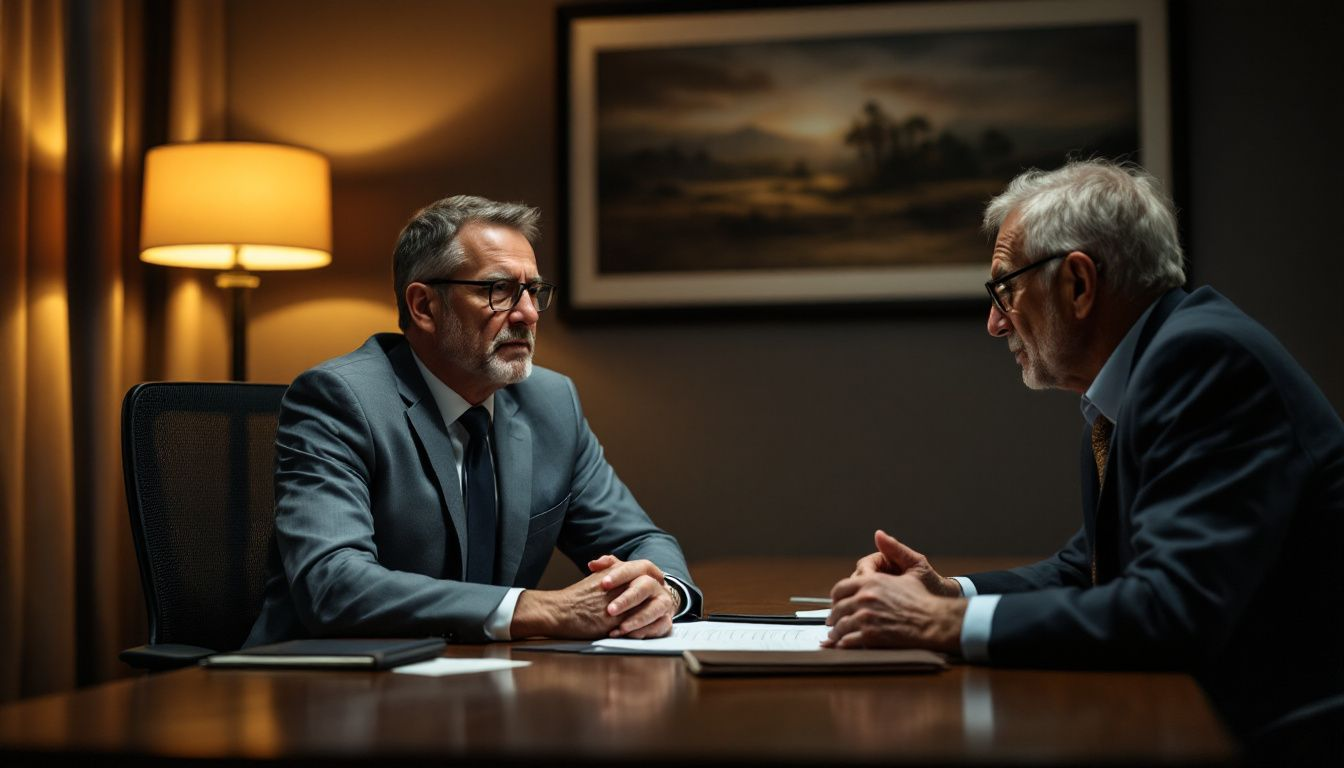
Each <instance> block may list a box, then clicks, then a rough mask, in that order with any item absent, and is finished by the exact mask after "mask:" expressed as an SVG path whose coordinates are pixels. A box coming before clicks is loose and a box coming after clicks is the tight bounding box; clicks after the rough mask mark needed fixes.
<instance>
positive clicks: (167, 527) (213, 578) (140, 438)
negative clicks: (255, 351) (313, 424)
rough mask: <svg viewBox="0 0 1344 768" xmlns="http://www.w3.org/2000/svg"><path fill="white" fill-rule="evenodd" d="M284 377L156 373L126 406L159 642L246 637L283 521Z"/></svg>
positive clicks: (135, 505)
mask: <svg viewBox="0 0 1344 768" xmlns="http://www.w3.org/2000/svg"><path fill="white" fill-rule="evenodd" d="M284 393H285V387H284V385H280V384H243V383H233V382H229V383H203V382H152V383H148V384H140V385H137V386H135V387H133V388H132V389H131V391H130V392H128V393H126V399H125V401H124V402H123V403H122V414H121V433H122V466H123V469H124V471H125V474H126V498H127V502H128V505H129V507H130V513H131V533H132V535H133V537H134V539H135V553H136V557H137V559H138V560H139V563H140V581H141V585H142V587H143V588H144V592H145V603H146V605H147V607H148V609H149V610H148V612H149V642H150V643H151V644H161V643H183V644H187V645H198V646H202V647H205V648H212V649H215V650H231V649H234V648H238V647H239V646H241V645H242V643H243V641H244V640H245V639H246V638H247V634H248V631H249V630H250V629H251V627H252V623H253V621H255V620H256V617H257V614H258V613H259V612H260V610H261V599H262V591H263V588H264V585H265V579H266V557H267V551H268V549H269V547H270V541H271V535H272V531H273V529H274V517H273V515H274V511H273V506H272V505H273V501H274V487H273V481H274V476H275V468H274V464H275V431H276V422H277V419H278V416H279V411H280V398H281V397H282V396H283V395H284Z"/></svg>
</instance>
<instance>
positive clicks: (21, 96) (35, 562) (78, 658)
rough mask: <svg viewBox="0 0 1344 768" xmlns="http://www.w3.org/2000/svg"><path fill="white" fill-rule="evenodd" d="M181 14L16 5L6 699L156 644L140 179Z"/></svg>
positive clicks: (7, 183) (3, 461) (3, 460)
mask: <svg viewBox="0 0 1344 768" xmlns="http://www.w3.org/2000/svg"><path fill="white" fill-rule="evenodd" d="M166 12H167V6H166V5H165V4H163V3H155V2H153V1H152V0H67V1H65V2H62V1H61V0H0V61H2V62H3V72H2V73H0V105H2V108H3V113H2V114H0V152H2V153H3V158H2V162H3V170H4V172H3V181H2V182H0V270H3V276H4V279H0V291H3V294H0V308H2V311H3V313H4V316H3V326H2V327H0V420H3V423H4V425H5V426H4V429H3V433H2V434H3V437H0V498H3V504H4V507H3V516H2V519H0V556H2V557H3V561H4V564H3V571H2V572H0V578H2V579H3V583H0V700H8V699H13V698H17V697H21V696H31V695H37V694H41V693H48V692H52V691H59V690H64V689H68V688H70V687H72V686H75V685H82V684H87V683H92V682H97V681H99V680H104V679H107V678H109V677H113V676H116V675H119V674H125V673H126V671H127V670H126V669H125V668H124V667H123V666H122V665H121V664H120V662H118V661H117V659H116V655H117V652H118V651H119V650H120V649H121V648H123V647H126V646H127V645H134V644H136V643H139V642H143V637H144V626H145V619H144V611H143V601H142V599H141V597H140V585H139V576H138V573H137V569H136V564H135V555H134V549H133V547H132V544H131V539H130V533H129V530H128V528H129V525H128V519H127V513H126V506H125V493H124V490H123V487H122V482H121V449H120V402H121V397H122V395H123V394H124V393H125V391H126V389H127V388H128V387H129V386H130V384H132V383H134V382H136V381H140V380H143V379H145V378H146V377H147V374H148V373H149V372H148V371H147V370H146V369H145V362H144V361H145V359H146V351H145V338H146V333H145V313H144V311H143V307H144V304H145V298H146V289H145V280H146V275H147V270H146V268H145V267H144V265H142V264H141V263H140V262H139V261H138V259H137V252H136V241H137V239H138V234H137V229H138V217H139V184H140V178H139V175H140V167H141V158H142V157H143V155H144V149H145V147H146V145H147V141H148V139H150V138H153V135H152V134H153V133H154V131H158V132H159V133H160V134H161V133H162V128H160V127H154V126H147V125H146V118H145V116H146V114H151V115H156V116H161V115H162V114H164V110H163V109H161V108H151V107H154V106H155V105H152V104H150V103H149V101H148V100H147V97H146V94H159V93H166V92H167V89H166V88H163V87H162V86H161V84H159V85H156V84H154V83H153V79H154V78H166V77H167V72H166V71H151V70H150V69H149V68H147V67H146V66H145V61H146V56H147V53H146V52H147V51H152V50H153V49H154V48H155V46H163V45H166V44H167V42H166V38H163V39H159V38H158V37H155V36H153V35H149V34H147V31H148V30H151V29H154V28H155V27H154V26H153V25H152V24H149V23H147V19H153V18H156V17H157V16H158V15H159V14H161V13H166ZM160 37H161V36H160ZM155 120H156V121H157V122H161V121H162V120H161V118H159V117H156V118H155Z"/></svg>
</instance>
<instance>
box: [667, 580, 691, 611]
mask: <svg viewBox="0 0 1344 768" xmlns="http://www.w3.org/2000/svg"><path fill="white" fill-rule="evenodd" d="M663 581H666V582H667V583H668V584H671V585H672V586H674V587H676V588H677V591H678V592H680V593H681V610H679V611H677V613H676V615H675V616H673V617H672V620H673V621H676V620H677V619H680V618H681V617H682V616H685V615H686V614H687V613H689V612H690V610H691V590H690V588H689V587H687V586H686V585H685V584H682V583H681V582H680V581H677V577H676V576H668V575H667V574H663Z"/></svg>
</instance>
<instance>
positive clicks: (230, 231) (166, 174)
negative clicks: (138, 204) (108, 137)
mask: <svg viewBox="0 0 1344 768" xmlns="http://www.w3.org/2000/svg"><path fill="white" fill-rule="evenodd" d="M140 248H141V254H140V258H141V259H142V260H144V261H147V262H150V263H152V264H164V265H167V266H174V267H196V268H200V269H233V268H241V269H246V270H277V269H313V268H316V267H323V266H326V265H327V264H329V263H331V170H330V167H329V165H328V163H327V159H326V158H325V157H323V156H322V155H320V154H318V153H316V152H313V151H311V150H307V149H300V148H298V147H287V146H280V145H276V144H256V143H251V142H201V143H196V144H169V145H165V146H161V147H155V148H154V149H151V150H150V151H149V152H148V153H146V155H145V198H144V209H143V218H142V223H141V229H140Z"/></svg>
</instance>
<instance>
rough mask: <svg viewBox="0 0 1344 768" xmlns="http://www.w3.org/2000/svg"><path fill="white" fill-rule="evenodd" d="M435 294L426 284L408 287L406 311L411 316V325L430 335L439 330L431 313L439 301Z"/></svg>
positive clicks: (412, 284) (413, 284)
mask: <svg viewBox="0 0 1344 768" xmlns="http://www.w3.org/2000/svg"><path fill="white" fill-rule="evenodd" d="M435 293H436V292H435V291H434V289H433V288H431V287H429V286H428V285H425V284H424V283H410V284H409V285H407V286H406V309H407V311H408V312H409V313H410V316H411V325H413V326H415V327H416V328H419V329H420V330H422V331H424V332H425V333H429V334H433V333H434V332H435V331H436V330H438V323H437V322H436V321H435V320H434V313H433V312H432V311H431V310H432V306H433V303H434V302H435V301H436V300H437V299H438V296H436V295H435Z"/></svg>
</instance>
